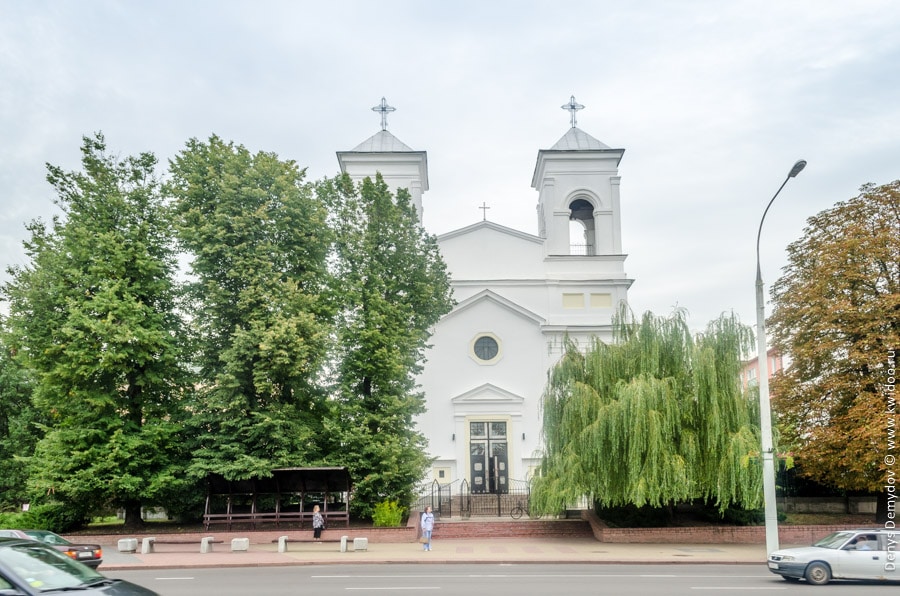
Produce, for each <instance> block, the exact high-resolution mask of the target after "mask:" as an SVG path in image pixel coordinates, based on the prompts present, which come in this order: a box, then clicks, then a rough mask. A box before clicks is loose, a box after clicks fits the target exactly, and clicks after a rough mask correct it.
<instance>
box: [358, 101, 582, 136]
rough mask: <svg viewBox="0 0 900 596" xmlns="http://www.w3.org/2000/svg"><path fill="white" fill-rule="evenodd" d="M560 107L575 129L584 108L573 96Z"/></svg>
mask: <svg viewBox="0 0 900 596" xmlns="http://www.w3.org/2000/svg"><path fill="white" fill-rule="evenodd" d="M560 107H561V108H562V109H564V110H568V111H569V112H572V128H575V125H576V124H578V122H577V121H576V120H575V112H577V111H578V110H583V109H584V106H583V105H581V104H580V103H578V102H576V101H575V96H574V95H573V96H572V97H571V98H570V99H569V103H567V104H565V105H562V106H560ZM372 109H373V110H374V109H375V108H372Z"/></svg>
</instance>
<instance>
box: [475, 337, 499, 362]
mask: <svg viewBox="0 0 900 596" xmlns="http://www.w3.org/2000/svg"><path fill="white" fill-rule="evenodd" d="M472 349H473V351H474V352H475V357H476V358H478V359H479V360H484V361H485V362H487V361H489V360H493V359H494V358H496V357H497V354H498V353H500V346H499V345H498V344H497V340H496V339H494V338H493V337H491V336H489V335H482V336H480V337H479V338H478V339H476V340H475V345H474V346H472Z"/></svg>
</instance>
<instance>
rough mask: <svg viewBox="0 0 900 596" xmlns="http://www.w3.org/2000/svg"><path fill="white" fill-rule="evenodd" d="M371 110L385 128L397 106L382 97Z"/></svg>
mask: <svg viewBox="0 0 900 596" xmlns="http://www.w3.org/2000/svg"><path fill="white" fill-rule="evenodd" d="M573 99H574V98H573ZM372 111H373V112H381V130H387V115H388V114H389V113H391V112H396V111H397V108H395V107H392V106H389V105H388V104H387V102H386V101H385V100H384V98H383V97H382V98H381V104H380V105H377V106H375V107H374V108H372Z"/></svg>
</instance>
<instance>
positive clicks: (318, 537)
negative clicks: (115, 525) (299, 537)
mask: <svg viewBox="0 0 900 596" xmlns="http://www.w3.org/2000/svg"><path fill="white" fill-rule="evenodd" d="M324 527H325V518H323V517H322V514H321V513H319V506H318V505H316V506H314V507H313V540H315V541H316V542H321V541H322V529H323V528H324Z"/></svg>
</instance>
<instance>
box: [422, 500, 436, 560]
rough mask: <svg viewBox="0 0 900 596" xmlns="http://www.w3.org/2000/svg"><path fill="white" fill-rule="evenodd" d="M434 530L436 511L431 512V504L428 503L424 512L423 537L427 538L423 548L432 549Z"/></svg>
mask: <svg viewBox="0 0 900 596" xmlns="http://www.w3.org/2000/svg"><path fill="white" fill-rule="evenodd" d="M432 531H434V513H432V512H431V505H426V506H425V512H424V513H422V538H424V539H425V541H424V542H423V544H422V550H431V532H432Z"/></svg>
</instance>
